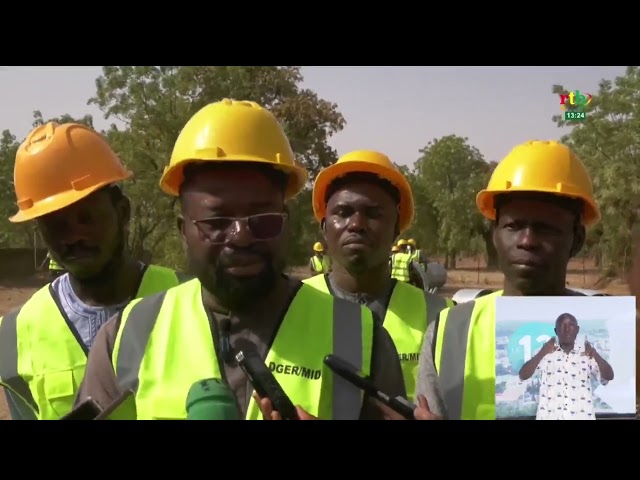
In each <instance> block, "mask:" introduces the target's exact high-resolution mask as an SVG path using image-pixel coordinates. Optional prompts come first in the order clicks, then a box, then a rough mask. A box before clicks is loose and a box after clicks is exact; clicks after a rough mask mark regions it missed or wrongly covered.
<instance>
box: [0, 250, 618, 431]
mask: <svg viewBox="0 0 640 480" xmlns="http://www.w3.org/2000/svg"><path fill="white" fill-rule="evenodd" d="M433 261H437V259H434V260H433ZM456 267H457V268H456V269H455V270H450V271H449V272H448V278H447V284H446V286H445V288H443V289H442V290H441V291H440V292H439V294H440V295H443V296H447V297H451V296H453V294H454V293H455V292H456V291H457V290H459V289H461V288H498V287H500V286H501V283H502V275H501V274H500V273H499V272H491V271H486V269H485V266H484V264H483V262H482V261H479V260H477V259H474V258H465V259H462V260H460V261H458V263H457V265H456ZM291 274H292V275H294V276H296V277H299V278H306V277H308V276H309V274H308V269H307V268H306V267H301V268H295V269H292V271H291ZM567 280H568V286H569V287H575V288H586V289H593V290H601V291H603V292H605V293H609V294H611V295H628V294H629V286H628V285H627V282H626V281H623V280H621V279H615V280H608V281H602V279H601V274H600V272H599V271H598V270H597V269H596V268H594V266H593V263H592V262H590V261H588V260H587V261H585V262H583V261H582V260H574V261H572V262H571V264H570V265H569V273H568V275H567ZM45 282H46V278H44V277H30V278H27V279H20V280H11V281H10V280H0V315H4V314H5V313H7V312H9V311H11V310H12V309H14V308H16V307H18V306H20V305H21V304H23V303H24V302H25V301H26V300H27V299H28V298H29V297H30V296H31V295H32V294H33V293H34V292H35V291H36V290H37V289H38V288H39V287H40V286H42V285H44V283H45ZM6 419H8V412H7V407H6V404H5V397H4V392H2V389H1V388H0V420H6Z"/></svg>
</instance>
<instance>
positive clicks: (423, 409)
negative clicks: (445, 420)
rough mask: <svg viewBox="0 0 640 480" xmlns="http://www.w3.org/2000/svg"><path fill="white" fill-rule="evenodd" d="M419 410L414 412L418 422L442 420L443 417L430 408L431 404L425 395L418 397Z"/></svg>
mask: <svg viewBox="0 0 640 480" xmlns="http://www.w3.org/2000/svg"><path fill="white" fill-rule="evenodd" d="M418 405H419V406H418V408H416V409H415V410H414V412H413V416H414V417H415V418H416V420H442V418H441V417H439V416H438V415H436V414H435V413H433V412H432V411H431V409H430V408H429V402H427V398H426V397H425V396H424V395H418Z"/></svg>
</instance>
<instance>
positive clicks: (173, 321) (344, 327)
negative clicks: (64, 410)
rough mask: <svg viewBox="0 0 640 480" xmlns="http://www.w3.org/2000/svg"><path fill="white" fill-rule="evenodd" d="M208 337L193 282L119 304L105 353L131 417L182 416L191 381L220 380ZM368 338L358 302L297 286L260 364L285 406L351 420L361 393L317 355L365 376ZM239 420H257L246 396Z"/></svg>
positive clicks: (365, 314)
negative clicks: (128, 393) (132, 403)
mask: <svg viewBox="0 0 640 480" xmlns="http://www.w3.org/2000/svg"><path fill="white" fill-rule="evenodd" d="M214 334H215V333H212V328H211V325H210V323H209V317H208V316H207V313H206V311H205V309H204V306H203V304H202V295H201V285H200V282H199V281H197V280H193V281H191V282H188V283H185V284H183V285H180V286H179V287H176V288H173V289H171V290H168V291H167V292H163V293H161V294H158V295H154V296H152V297H147V298H145V299H142V300H140V301H136V302H132V303H131V304H129V305H128V306H127V307H126V308H125V310H124V311H123V314H122V323H121V325H120V329H119V331H118V336H117V338H116V342H115V346H114V352H113V355H112V358H113V365H114V371H115V372H116V376H117V379H118V385H119V386H120V387H121V388H123V389H132V390H133V391H134V392H135V393H136V410H137V418H138V419H184V418H186V416H187V412H186V407H185V401H186V398H187V393H188V391H189V389H190V388H191V386H192V385H193V384H194V383H195V382H197V381H199V380H202V379H206V378H218V379H223V378H224V375H223V371H222V370H221V368H220V363H219V361H218V358H217V353H216V346H217V342H214V337H213V335H214ZM372 341H373V317H372V315H371V312H370V311H369V310H368V309H367V308H366V307H362V306H360V305H358V304H355V303H352V302H348V301H345V300H340V299H334V298H333V297H331V296H329V295H325V294H322V293H320V292H318V291H316V290H315V289H313V288H311V287H309V286H307V285H303V286H302V287H301V288H300V290H299V291H298V292H297V294H296V295H295V297H294V299H293V300H292V302H291V304H290V306H289V308H288V310H287V312H286V314H285V317H284V320H283V321H282V324H281V325H280V328H279V329H278V331H277V335H276V338H275V340H274V342H273V345H272V347H271V349H270V351H269V352H268V354H267V357H266V359H265V364H266V365H268V366H269V368H270V369H271V370H272V372H273V374H274V376H275V377H276V379H277V380H278V382H279V383H280V384H281V385H282V387H283V389H284V390H285V391H286V392H287V394H288V395H289V397H290V398H291V400H292V401H293V403H294V404H298V405H301V406H302V407H303V408H304V409H305V410H307V411H308V412H309V413H311V414H312V415H315V416H317V417H319V418H325V419H330V418H332V419H334V420H343V419H344V420H346V419H354V420H357V419H358V418H359V417H360V411H361V409H362V399H363V395H362V392H361V391H360V390H359V389H357V388H355V387H353V386H352V385H351V384H349V383H348V382H346V381H344V380H342V379H341V378H339V377H336V376H334V375H333V374H332V373H331V372H330V371H329V370H328V369H327V367H325V366H324V364H323V360H324V357H325V356H326V355H327V354H329V353H332V352H333V353H335V354H336V355H339V356H341V357H343V358H344V359H345V360H347V361H349V362H350V363H352V364H353V365H355V366H357V367H358V368H359V369H361V370H362V371H363V372H364V374H365V375H369V372H370V365H371V351H372ZM168 355H170V356H171V358H170V359H168V358H167V356H168ZM292 359H295V362H296V363H295V364H294V363H292ZM246 418H247V419H248V420H257V419H261V418H262V414H261V413H260V410H259V408H258V406H257V405H256V403H255V400H253V398H252V399H251V400H250V402H249V406H248V409H247V416H246Z"/></svg>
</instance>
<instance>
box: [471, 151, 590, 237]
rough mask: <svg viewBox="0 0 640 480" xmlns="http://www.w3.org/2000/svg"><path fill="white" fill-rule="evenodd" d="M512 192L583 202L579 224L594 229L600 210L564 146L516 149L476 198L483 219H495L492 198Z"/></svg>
mask: <svg viewBox="0 0 640 480" xmlns="http://www.w3.org/2000/svg"><path fill="white" fill-rule="evenodd" d="M511 192H537V193H548V194H552V195H559V196H562V197H568V198H575V199H579V200H582V202H583V205H584V210H583V215H582V223H583V224H584V225H587V226H588V225H594V224H596V223H598V221H599V220H600V217H601V215H600V209H599V208H598V204H597V202H596V199H595V197H594V195H593V184H592V182H591V177H590V176H589V172H588V171H587V169H586V167H585V165H584V163H583V162H582V160H580V158H579V157H578V156H577V155H576V154H575V153H574V152H573V151H572V150H571V149H570V148H569V147H568V146H566V145H563V144H561V143H559V142H556V141H540V140H532V141H528V142H525V143H523V144H521V145H518V146H516V147H515V148H514V149H513V150H511V152H510V153H509V154H508V155H507V156H506V157H505V158H504V160H502V161H501V162H500V163H499V164H498V166H497V167H496V169H495V170H494V172H493V174H492V175H491V179H490V180H489V184H488V185H487V188H486V189H484V190H482V191H480V192H479V193H478V195H477V196H476V205H477V206H478V209H479V210H480V212H481V213H482V215H483V216H484V217H485V218H487V219H489V220H495V219H496V211H495V203H494V202H495V197H496V195H500V194H507V193H511Z"/></svg>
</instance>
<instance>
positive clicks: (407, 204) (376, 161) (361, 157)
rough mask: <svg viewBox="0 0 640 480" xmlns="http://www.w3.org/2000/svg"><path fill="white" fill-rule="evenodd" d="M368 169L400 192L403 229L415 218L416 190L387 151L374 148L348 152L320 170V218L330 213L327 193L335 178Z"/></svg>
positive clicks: (316, 202)
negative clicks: (374, 149) (414, 192)
mask: <svg viewBox="0 0 640 480" xmlns="http://www.w3.org/2000/svg"><path fill="white" fill-rule="evenodd" d="M358 172H367V173H373V174H375V175H377V176H378V177H380V178H382V179H384V180H387V181H389V182H391V184H392V185H393V186H394V187H396V188H397V189H398V191H399V192H400V219H399V227H400V231H401V232H403V231H405V230H406V229H407V228H409V227H410V226H411V222H413V212H414V205H413V193H412V191H411V186H410V185H409V182H408V181H407V179H406V178H405V177H404V175H403V174H402V173H401V172H400V171H399V170H398V169H397V168H396V166H395V165H394V164H393V162H392V161H391V160H390V159H389V157H387V156H386V155H384V154H382V153H379V152H374V151H371V150H357V151H354V152H350V153H347V154H346V155H343V156H342V157H340V158H339V159H338V161H337V162H336V163H334V164H333V165H331V166H329V167H327V168H325V169H323V170H321V171H320V173H319V174H318V176H317V177H316V181H315V183H314V185H313V213H314V215H315V217H316V220H317V221H318V222H320V221H322V219H323V218H324V217H325V216H326V215H327V204H326V201H325V197H326V195H327V190H328V188H329V186H330V185H331V183H333V181H334V180H337V179H338V178H340V177H343V176H345V175H347V174H348V173H358Z"/></svg>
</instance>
